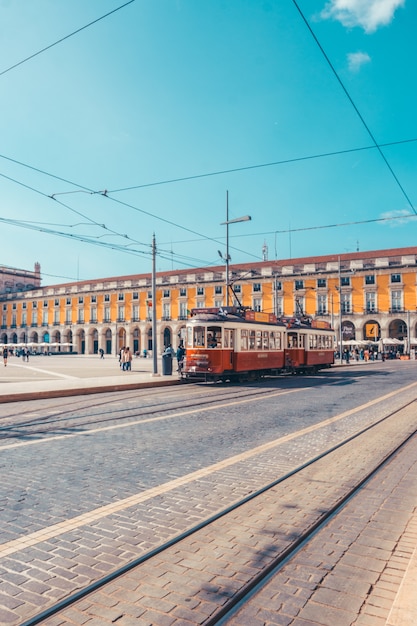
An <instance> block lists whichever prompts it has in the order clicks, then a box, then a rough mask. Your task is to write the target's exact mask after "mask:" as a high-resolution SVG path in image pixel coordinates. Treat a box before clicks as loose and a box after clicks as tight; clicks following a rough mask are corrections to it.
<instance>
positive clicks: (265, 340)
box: [262, 330, 269, 350]
mask: <svg viewBox="0 0 417 626" xmlns="http://www.w3.org/2000/svg"><path fill="white" fill-rule="evenodd" d="M268 335H269V333H268V331H267V330H264V331H263V332H262V347H263V349H264V350H268V348H269V339H268Z"/></svg>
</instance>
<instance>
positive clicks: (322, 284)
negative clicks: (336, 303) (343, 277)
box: [317, 278, 327, 287]
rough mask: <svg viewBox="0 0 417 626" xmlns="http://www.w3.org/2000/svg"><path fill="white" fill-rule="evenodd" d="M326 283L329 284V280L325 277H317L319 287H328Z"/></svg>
mask: <svg viewBox="0 0 417 626" xmlns="http://www.w3.org/2000/svg"><path fill="white" fill-rule="evenodd" d="M326 285H327V280H326V279H325V278H318V279H317V287H326Z"/></svg>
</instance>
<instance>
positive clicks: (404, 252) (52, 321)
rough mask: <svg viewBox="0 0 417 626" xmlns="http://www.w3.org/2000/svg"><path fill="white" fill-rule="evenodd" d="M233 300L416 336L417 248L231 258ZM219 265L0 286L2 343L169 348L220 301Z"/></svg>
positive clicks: (350, 335) (92, 349) (341, 333)
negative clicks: (11, 289)
mask: <svg viewBox="0 0 417 626" xmlns="http://www.w3.org/2000/svg"><path fill="white" fill-rule="evenodd" d="M229 271H230V273H229V282H230V284H231V286H232V287H233V290H234V294H233V295H231V296H230V303H231V304H232V303H233V304H241V305H242V306H245V307H248V308H252V309H254V310H259V311H265V312H272V313H276V314H277V315H278V316H280V315H283V316H287V317H293V316H296V315H300V314H305V315H309V316H313V317H315V318H318V319H323V320H327V321H330V322H331V324H332V326H333V328H334V329H335V331H336V336H337V337H338V338H340V337H342V339H343V341H344V342H348V341H350V342H352V343H353V342H356V343H357V344H358V345H360V342H363V341H368V342H370V341H373V342H379V346H380V347H381V342H383V343H384V344H385V345H386V346H391V345H392V346H393V347H396V346H399V348H400V349H401V350H405V351H406V352H408V351H409V350H410V346H413V345H414V344H417V342H416V339H415V338H416V336H417V313H416V311H417V308H416V307H417V247H412V248H397V249H392V250H377V251H374V252H354V253H348V254H341V255H328V256H321V257H309V258H300V259H287V260H279V261H278V260H277V261H261V262H257V263H250V264H240V265H232V266H231V267H230V268H229ZM225 279H226V276H225V268H224V267H222V266H218V267H214V268H199V269H196V270H177V271H169V272H160V273H158V274H157V275H156V280H155V293H156V301H155V302H153V301H152V292H153V289H152V278H151V274H140V275H132V276H120V277H116V278H106V279H99V280H89V281H81V282H73V283H66V284H60V285H51V286H44V287H38V288H36V289H32V290H22V291H20V292H17V293H4V294H0V307H1V330H0V344H8V345H19V344H21V345H30V346H31V348H32V349H34V350H37V351H51V352H71V351H72V352H77V353H79V354H97V353H98V351H99V350H100V349H103V350H104V352H105V353H106V354H114V355H115V354H117V353H118V351H119V349H120V348H121V347H122V346H129V347H130V348H131V349H132V350H133V351H134V352H142V351H143V350H144V349H146V350H148V351H149V350H152V311H153V307H156V309H155V310H156V319H157V348H158V350H159V351H162V350H163V348H164V346H166V345H168V344H172V345H173V346H174V347H176V346H177V344H178V343H179V340H180V338H181V337H182V336H183V333H184V328H185V320H186V319H187V317H188V315H189V312H190V310H191V309H193V308H199V307H202V308H204V307H213V306H214V307H222V306H225V304H226V295H225V284H226V280H225Z"/></svg>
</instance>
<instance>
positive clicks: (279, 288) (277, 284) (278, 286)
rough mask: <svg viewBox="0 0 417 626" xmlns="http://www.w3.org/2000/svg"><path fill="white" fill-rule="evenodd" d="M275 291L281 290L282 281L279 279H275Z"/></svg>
mask: <svg viewBox="0 0 417 626" xmlns="http://www.w3.org/2000/svg"><path fill="white" fill-rule="evenodd" d="M275 291H282V282H281V281H280V280H276V281H275Z"/></svg>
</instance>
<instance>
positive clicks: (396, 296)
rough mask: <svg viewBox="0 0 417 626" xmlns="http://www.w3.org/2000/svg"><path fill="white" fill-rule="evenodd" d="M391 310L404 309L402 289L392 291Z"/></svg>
mask: <svg viewBox="0 0 417 626" xmlns="http://www.w3.org/2000/svg"><path fill="white" fill-rule="evenodd" d="M391 311H394V312H395V311H402V291H391Z"/></svg>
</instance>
